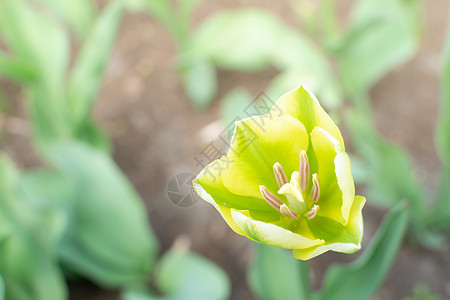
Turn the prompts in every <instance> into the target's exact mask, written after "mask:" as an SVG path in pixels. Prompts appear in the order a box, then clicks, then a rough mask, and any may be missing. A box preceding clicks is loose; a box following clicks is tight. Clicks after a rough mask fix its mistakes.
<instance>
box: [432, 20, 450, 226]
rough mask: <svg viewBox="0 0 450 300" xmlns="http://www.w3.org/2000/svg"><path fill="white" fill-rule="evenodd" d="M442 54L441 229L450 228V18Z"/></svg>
mask: <svg viewBox="0 0 450 300" xmlns="http://www.w3.org/2000/svg"><path fill="white" fill-rule="evenodd" d="M449 16H450V13H449ZM442 54H443V67H442V74H441V102H440V108H439V119H438V123H437V126H436V132H435V141H436V149H437V151H438V153H439V155H440V158H441V162H442V170H441V182H440V183H439V189H438V191H437V205H436V208H435V211H434V215H435V218H434V220H435V224H436V225H437V226H438V227H439V228H450V201H449V199H450V184H449V182H450V18H449V21H448V25H447V35H446V38H445V46H444V49H443V53H442Z"/></svg>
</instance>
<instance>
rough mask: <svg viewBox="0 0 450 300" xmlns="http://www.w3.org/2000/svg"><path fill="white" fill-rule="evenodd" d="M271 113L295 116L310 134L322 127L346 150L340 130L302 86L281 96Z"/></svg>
mask: <svg viewBox="0 0 450 300" xmlns="http://www.w3.org/2000/svg"><path fill="white" fill-rule="evenodd" d="M271 113H272V114H276V113H283V114H289V115H291V116H293V117H294V118H296V119H297V120H299V121H300V122H301V123H303V125H305V128H306V131H307V132H308V133H310V132H311V131H312V130H313V128H314V127H316V126H318V127H321V128H323V129H325V130H326V131H328V132H329V133H330V134H331V135H332V136H333V137H334V138H335V139H336V140H338V141H339V143H341V145H342V148H343V149H345V147H344V140H343V139H342V135H341V132H340V131H339V128H338V127H337V126H336V125H335V124H334V122H333V120H331V118H330V116H328V114H327V113H326V112H325V111H324V109H323V108H322V106H320V104H319V101H318V100H317V99H316V97H315V96H314V95H313V94H312V93H310V92H309V91H308V90H306V89H305V88H304V87H303V86H301V85H300V86H299V87H298V88H297V89H295V90H292V91H290V92H288V93H286V94H284V95H283V96H281V98H280V99H278V100H277V102H276V103H275V105H274V106H273V108H272V110H271Z"/></svg>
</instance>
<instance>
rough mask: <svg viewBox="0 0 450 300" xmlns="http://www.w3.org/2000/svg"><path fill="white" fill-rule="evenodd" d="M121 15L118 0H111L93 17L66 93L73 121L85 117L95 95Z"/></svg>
mask: <svg viewBox="0 0 450 300" xmlns="http://www.w3.org/2000/svg"><path fill="white" fill-rule="evenodd" d="M121 16H122V3H120V2H117V1H114V2H111V3H110V4H109V5H108V7H106V8H105V9H104V10H103V11H102V12H101V14H100V16H99V17H98V18H97V20H96V22H95V24H94V26H93V27H92V30H91V32H90V33H89V36H88V37H87V39H86V40H85V42H84V43H83V46H82V49H81V52H80V54H79V56H78V58H77V60H76V62H75V65H74V67H73V70H72V73H71V76H70V81H69V95H68V96H69V105H70V108H71V113H72V114H73V117H74V119H75V122H76V124H79V122H81V121H82V120H84V119H86V118H87V116H88V115H89V112H90V109H91V107H92V105H93V103H94V100H95V98H96V97H97V94H98V91H99V89H100V86H101V83H102V78H103V73H104V71H105V67H106V65H107V63H108V58H109V55H110V52H111V49H112V47H113V44H114V40H115V37H116V34H117V28H118V26H119V24H120V20H121Z"/></svg>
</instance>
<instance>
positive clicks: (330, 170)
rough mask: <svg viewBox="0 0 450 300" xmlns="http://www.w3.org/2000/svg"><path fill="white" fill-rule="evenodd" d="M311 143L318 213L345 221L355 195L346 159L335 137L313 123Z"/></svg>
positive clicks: (348, 160) (343, 223)
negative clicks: (316, 186)
mask: <svg viewBox="0 0 450 300" xmlns="http://www.w3.org/2000/svg"><path fill="white" fill-rule="evenodd" d="M311 144H312V148H313V149H314V153H315V156H316V158H317V165H318V169H317V174H318V175H319V186H320V198H319V205H320V211H319V214H318V215H319V216H324V217H327V218H332V219H334V220H336V221H338V222H340V223H342V225H345V224H346V223H347V221H348V218H349V214H350V209H351V207H352V202H353V198H354V197H355V185H354V183H353V178H352V173H351V169H350V159H349V157H348V155H347V153H345V152H344V150H343V148H342V146H341V144H340V143H339V141H337V140H336V139H335V138H334V137H333V136H332V135H331V134H330V133H328V132H327V131H326V130H324V129H323V128H320V127H315V128H314V129H313V130H312V132H311Z"/></svg>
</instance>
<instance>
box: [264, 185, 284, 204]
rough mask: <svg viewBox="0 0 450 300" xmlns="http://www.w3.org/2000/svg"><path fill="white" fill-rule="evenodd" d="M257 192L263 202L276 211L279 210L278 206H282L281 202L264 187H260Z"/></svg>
mask: <svg viewBox="0 0 450 300" xmlns="http://www.w3.org/2000/svg"><path fill="white" fill-rule="evenodd" d="M259 190H260V191H261V195H262V196H263V198H264V200H265V201H266V202H267V203H269V204H270V206H272V207H273V208H275V209H276V210H280V206H281V205H283V201H281V200H280V198H278V197H277V196H275V195H274V194H272V193H271V192H270V191H269V190H268V189H267V188H266V187H265V186H263V185H260V186H259Z"/></svg>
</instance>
